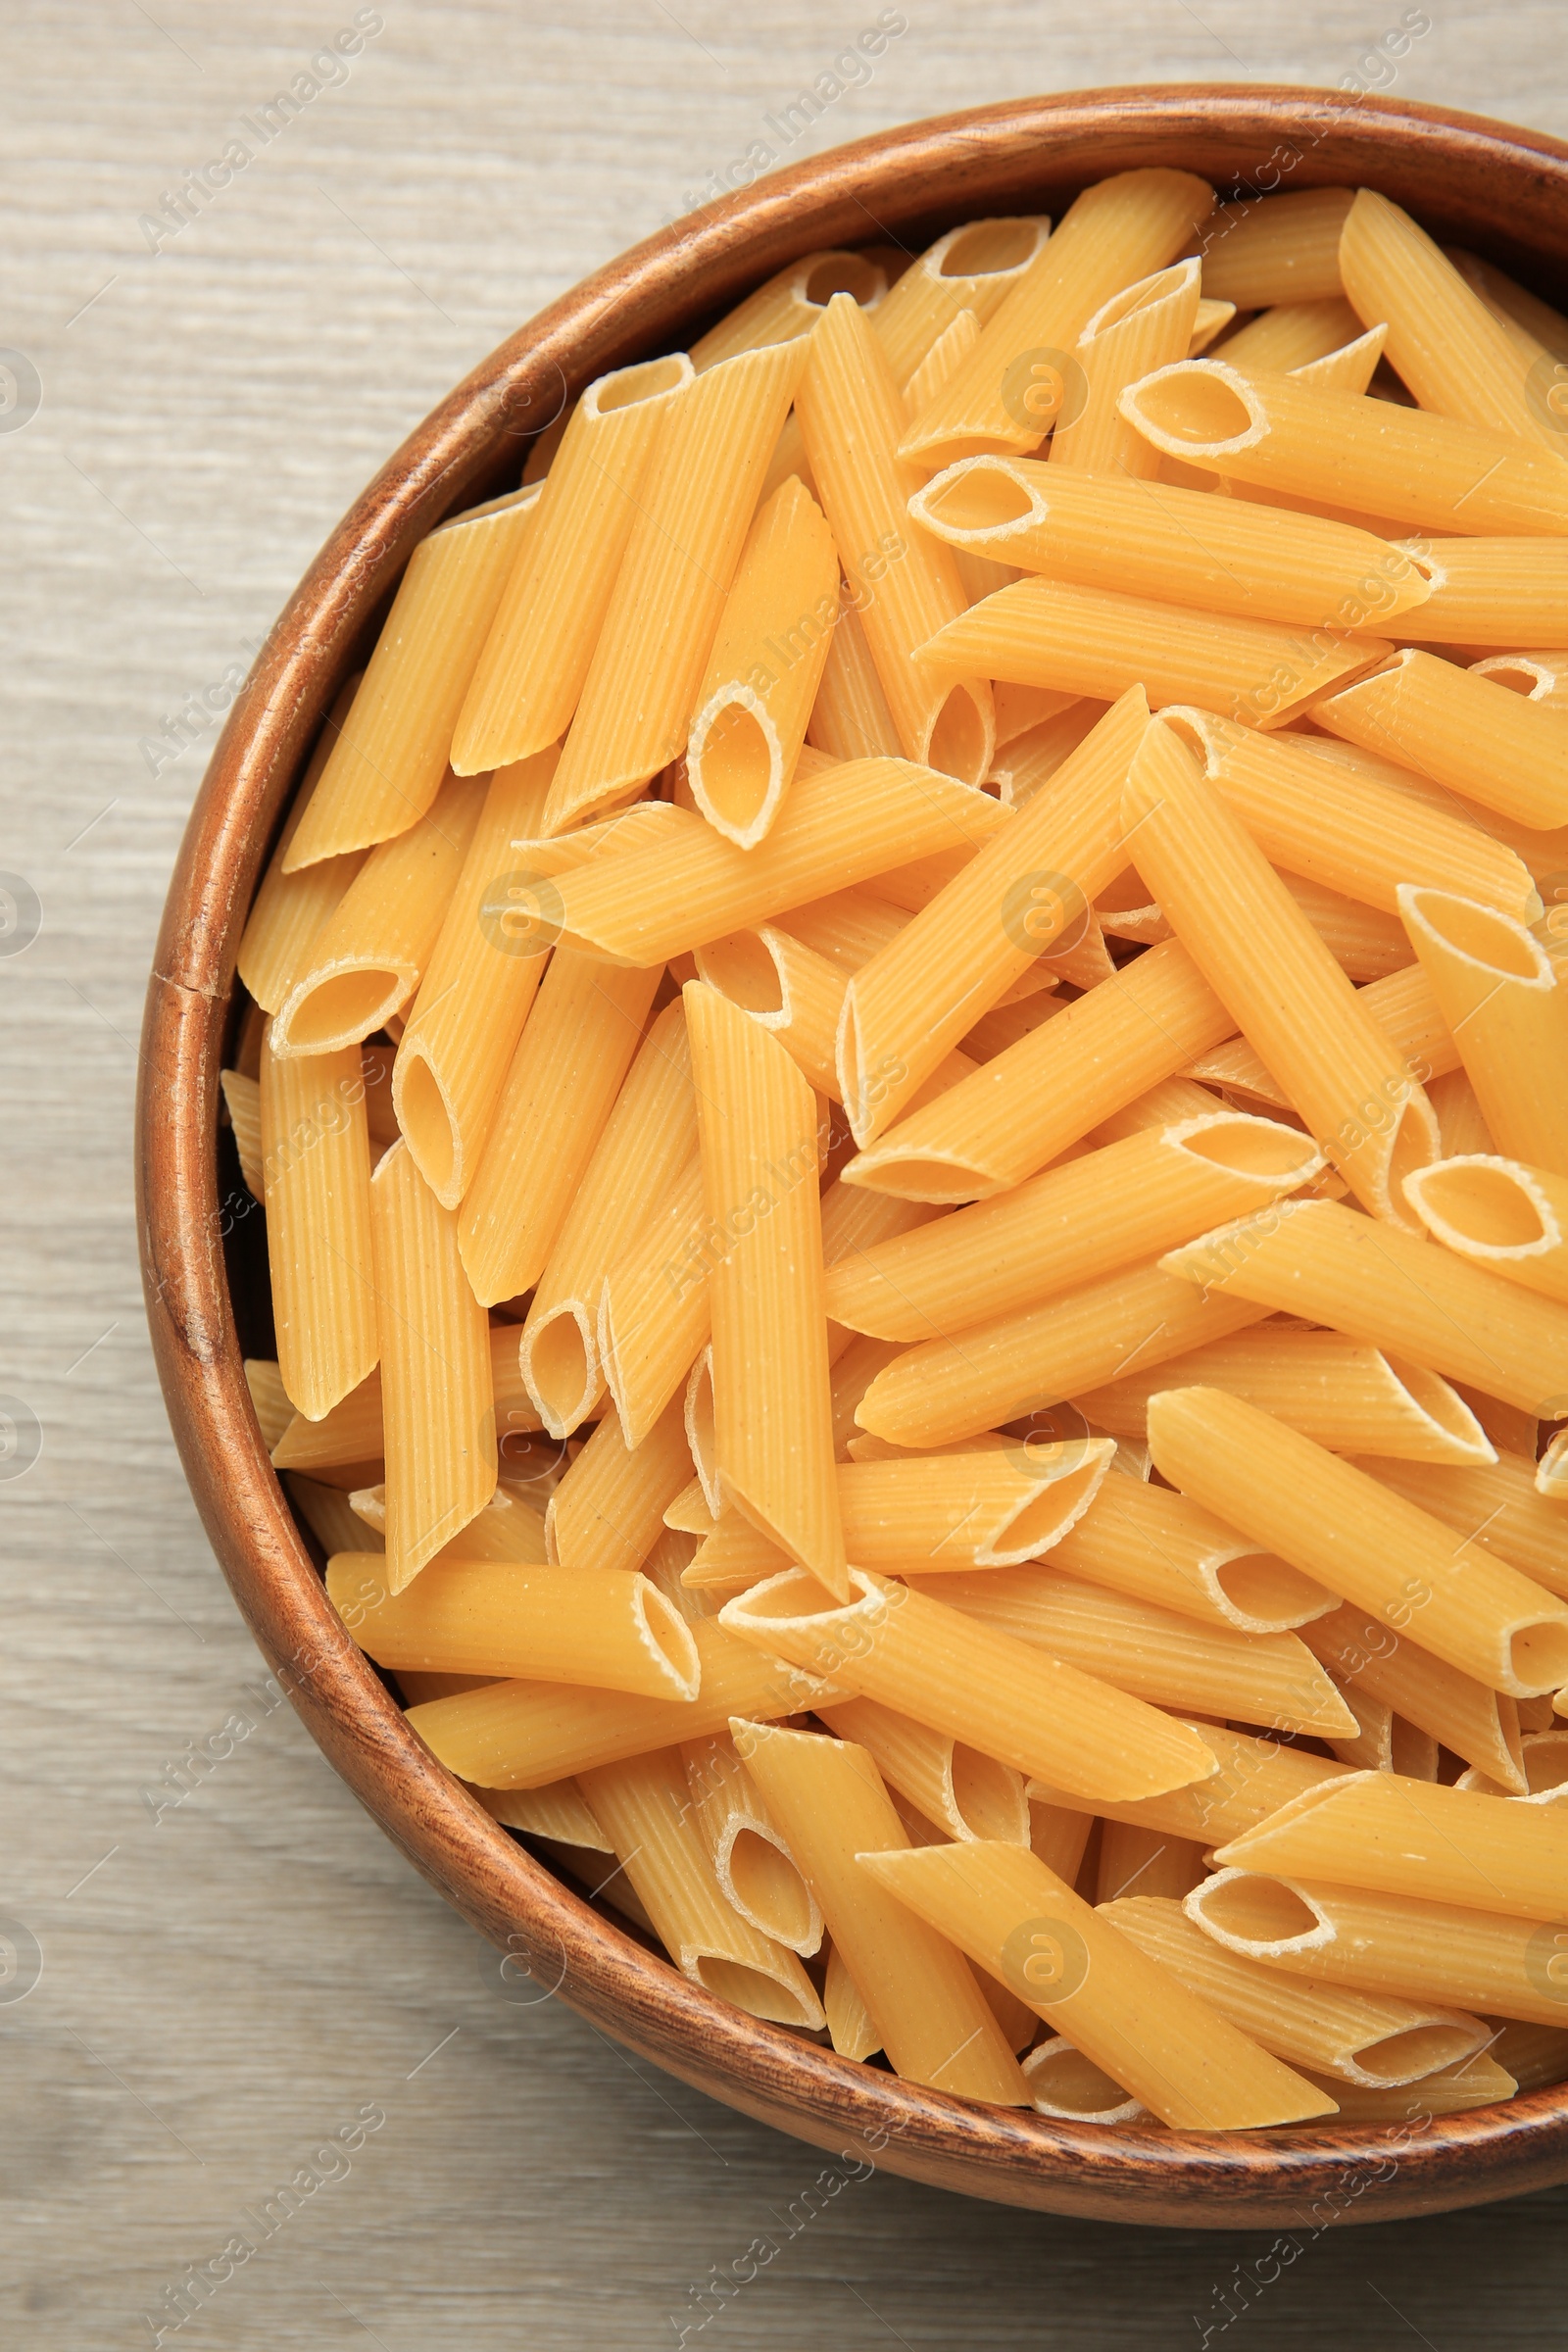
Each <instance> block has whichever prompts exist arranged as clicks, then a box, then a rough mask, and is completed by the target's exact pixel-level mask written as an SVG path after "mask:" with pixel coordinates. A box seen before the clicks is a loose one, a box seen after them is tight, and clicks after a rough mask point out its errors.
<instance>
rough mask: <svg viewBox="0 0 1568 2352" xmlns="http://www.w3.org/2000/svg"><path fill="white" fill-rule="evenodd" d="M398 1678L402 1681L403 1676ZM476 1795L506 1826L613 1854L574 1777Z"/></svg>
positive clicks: (492, 1816)
mask: <svg viewBox="0 0 1568 2352" xmlns="http://www.w3.org/2000/svg"><path fill="white" fill-rule="evenodd" d="M398 1679H399V1681H400V1683H401V1682H402V1681H403V1679H404V1678H403V1677H402V1676H400V1677H399V1678H398ZM430 1695H432V1696H434V1693H433V1692H432V1693H431V1694H430ZM474 1795H475V1796H476V1797H477V1798H478V1799H479V1802H480V1804H481V1805H483V1807H484V1809H485V1811H486V1812H487V1813H488V1814H489V1815H490V1817H491V1819H492V1820H494V1821H499V1822H500V1823H501V1824H502V1825H503V1827H504V1828H506V1829H509V1830H521V1831H523V1832H524V1834H525V1835H527V1836H530V1837H534V1838H557V1839H559V1840H560V1841H561V1843H562V1844H564V1845H575V1846H579V1847H581V1848H583V1849H584V1850H585V1851H586V1852H588V1853H596V1854H613V1852H614V1850H615V1849H614V1847H613V1845H612V1844H611V1842H610V1839H609V1838H607V1837H606V1836H605V1833H604V1831H603V1830H602V1829H601V1828H600V1826H599V1824H598V1822H597V1821H595V1819H594V1817H593V1815H592V1814H591V1813H590V1812H589V1810H588V1806H587V1802H586V1800H585V1799H584V1796H583V1793H582V1790H581V1789H579V1788H578V1786H577V1784H576V1782H575V1781H557V1782H556V1784H555V1785H554V1787H553V1788H550V1789H475V1790H474Z"/></svg>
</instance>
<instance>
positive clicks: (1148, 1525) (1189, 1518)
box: [1049, 1478, 1335, 1634]
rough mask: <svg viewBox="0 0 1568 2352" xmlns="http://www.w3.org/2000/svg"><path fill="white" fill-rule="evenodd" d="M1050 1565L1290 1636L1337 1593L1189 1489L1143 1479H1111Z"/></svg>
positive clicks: (1208, 1617) (1209, 1618)
mask: <svg viewBox="0 0 1568 2352" xmlns="http://www.w3.org/2000/svg"><path fill="white" fill-rule="evenodd" d="M1049 1565H1050V1566H1051V1567H1052V1568H1064V1569H1066V1570H1068V1571H1069V1573H1070V1574H1072V1575H1073V1576H1078V1577H1086V1578H1087V1579H1088V1581H1089V1582H1090V1584H1092V1585H1108V1586H1109V1587H1110V1588H1111V1590H1112V1591H1113V1592H1117V1593H1128V1594H1130V1595H1131V1596H1132V1598H1133V1599H1134V1600H1139V1601H1147V1602H1149V1603H1151V1604H1152V1606H1153V1607H1155V1608H1159V1609H1174V1610H1175V1611H1176V1613H1177V1614H1178V1616H1182V1617H1192V1618H1196V1619H1197V1621H1198V1622H1199V1624H1201V1625H1209V1626H1227V1627H1235V1628H1237V1629H1238V1630H1239V1631H1240V1632H1242V1633H1245V1634H1283V1633H1290V1632H1292V1631H1293V1630H1294V1629H1295V1628H1296V1627H1298V1626H1301V1625H1305V1624H1308V1623H1309V1622H1310V1621H1311V1620H1312V1619H1314V1618H1316V1617H1321V1616H1323V1615H1324V1614H1325V1612H1326V1611H1328V1610H1329V1609H1331V1608H1332V1607H1333V1606H1334V1598H1335V1596H1334V1594H1333V1593H1329V1592H1327V1591H1326V1590H1325V1589H1324V1587H1323V1586H1322V1585H1320V1584H1318V1583H1317V1582H1316V1580H1315V1579H1314V1578H1312V1577H1309V1576H1303V1575H1302V1574H1301V1572H1300V1570H1299V1569H1298V1568H1292V1567H1291V1566H1290V1565H1289V1564H1288V1563H1287V1562H1286V1561H1284V1560H1282V1559H1280V1558H1279V1557H1278V1556H1277V1555H1276V1554H1275V1553H1273V1552H1268V1551H1261V1550H1259V1548H1258V1547H1257V1545H1256V1544H1253V1543H1251V1542H1250V1540H1249V1538H1247V1537H1246V1536H1243V1535H1239V1534H1238V1533H1237V1531H1236V1529H1235V1528H1233V1527H1226V1526H1225V1525H1224V1524H1223V1522H1222V1521H1220V1520H1218V1519H1215V1518H1213V1517H1211V1516H1210V1514H1209V1513H1208V1512H1207V1511H1205V1510H1201V1509H1200V1507H1199V1505H1198V1504H1197V1503H1195V1502H1193V1501H1191V1500H1190V1499H1189V1498H1188V1496H1187V1495H1175V1494H1172V1493H1170V1492H1169V1490H1168V1489H1166V1488H1164V1487H1152V1486H1148V1485H1146V1484H1145V1483H1144V1482H1143V1480H1141V1479H1131V1478H1117V1479H1112V1480H1109V1481H1107V1483H1106V1484H1105V1485H1104V1486H1103V1487H1102V1488H1101V1490H1100V1492H1099V1493H1098V1494H1097V1495H1096V1496H1095V1498H1094V1500H1093V1502H1092V1503H1091V1504H1090V1506H1089V1508H1088V1510H1087V1511H1085V1513H1084V1514H1083V1516H1082V1518H1081V1519H1079V1521H1078V1522H1077V1524H1076V1525H1075V1526H1074V1527H1072V1528H1070V1529H1069V1530H1068V1532H1067V1534H1066V1535H1065V1536H1063V1537H1062V1538H1060V1539H1059V1541H1058V1542H1057V1543H1055V1544H1053V1545H1052V1548H1051V1555H1050V1561H1049Z"/></svg>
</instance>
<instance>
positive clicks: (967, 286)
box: [871, 213, 1051, 384]
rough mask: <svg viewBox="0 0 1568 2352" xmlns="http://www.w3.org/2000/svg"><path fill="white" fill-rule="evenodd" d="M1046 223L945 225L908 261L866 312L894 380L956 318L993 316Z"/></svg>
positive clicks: (1030, 217) (1020, 219) (1036, 249)
mask: <svg viewBox="0 0 1568 2352" xmlns="http://www.w3.org/2000/svg"><path fill="white" fill-rule="evenodd" d="M1050 234H1051V222H1050V221H1049V220H1047V219H1046V218H1045V216H1044V215H1043V214H1030V213H1025V214H1022V215H1020V216H1017V217H1013V218H1009V219H1006V220H1000V221H967V222H965V224H964V225H963V227H961V228H950V229H948V230H947V231H946V233H945V234H944V235H942V236H940V237H938V239H937V241H936V243H935V244H934V245H929V246H927V248H926V250H925V252H924V253H922V254H921V255H919V257H918V258H917V259H916V260H915V261H912V262H911V263H910V264H909V267H908V268H907V270H905V271H904V273H903V274H902V276H901V277H900V278H899V279H898V280H897V282H896V283H895V284H894V285H893V286H891V287H890V288H889V290H888V293H887V295H886V297H885V298H884V299H883V300H882V301H881V302H880V303H878V304H877V306H876V309H875V311H874V312H873V313H872V314H871V323H872V325H873V326H874V327H875V328H876V336H877V341H878V342H879V343H880V344H881V346H882V348H883V350H884V351H885V352H886V354H887V360H888V366H889V368H891V370H892V372H893V379H894V381H895V383H899V384H907V383H908V380H909V378H910V376H911V375H913V373H914V371H915V369H916V368H918V367H919V366H920V364H921V362H922V361H923V360H924V359H925V358H926V357H927V355H928V354H929V353H930V351H931V349H932V347H933V345H934V344H936V342H937V341H938V340H939V339H940V337H941V336H942V335H943V334H944V333H945V332H946V330H947V329H948V328H949V327H951V326H952V325H953V323H954V321H955V320H956V319H961V318H962V317H963V315H964V313H965V312H967V313H968V314H969V315H970V316H971V317H972V318H973V319H974V321H975V324H976V326H977V327H979V326H984V325H985V324H986V322H987V320H988V319H991V318H993V317H994V316H995V314H996V312H997V311H998V309H999V308H1000V307H1001V305H1002V303H1003V302H1004V301H1005V298H1006V296H1007V295H1008V294H1009V293H1010V292H1011V291H1012V288H1013V287H1014V286H1015V285H1016V284H1017V282H1018V280H1019V278H1020V277H1021V276H1022V275H1023V273H1024V271H1025V270H1027V269H1028V268H1029V266H1030V264H1031V263H1032V262H1033V261H1034V260H1035V259H1036V258H1037V256H1038V255H1039V254H1040V253H1041V251H1042V250H1043V248H1044V246H1045V243H1046V240H1047V238H1048V237H1049V236H1050Z"/></svg>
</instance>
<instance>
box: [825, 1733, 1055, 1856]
mask: <svg viewBox="0 0 1568 2352" xmlns="http://www.w3.org/2000/svg"><path fill="white" fill-rule="evenodd" d="M819 1712H820V1714H821V1718H822V1721H823V1722H824V1723H825V1724H826V1725H827V1727H828V1729H829V1730H830V1731H832V1732H833V1733H835V1734H836V1735H837V1737H838V1738H839V1739H840V1740H851V1741H853V1742H855V1743H856V1744H857V1745H858V1746H859V1747H863V1748H864V1749H865V1751H866V1753H867V1754H868V1755H869V1756H870V1758H871V1760H872V1762H873V1763H874V1764H875V1766H876V1768H877V1770H878V1772H880V1773H881V1775H882V1777H883V1779H884V1780H886V1781H890V1782H891V1783H892V1785H893V1787H894V1788H895V1789H897V1790H898V1791H899V1793H900V1795H902V1796H904V1797H907V1800H908V1802H909V1803H910V1804H911V1805H913V1807H914V1809H915V1811H916V1812H917V1813H919V1814H921V1815H923V1816H924V1818H925V1819H926V1820H927V1821H929V1822H932V1823H934V1824H935V1825H936V1827H937V1828H938V1829H940V1830H943V1831H945V1832H946V1834H947V1836H948V1837H950V1838H971V1839H972V1838H1000V1839H1001V1840H1002V1841H1003V1843H1004V1844H1007V1845H1027V1844H1028V1843H1029V1838H1030V1826H1029V1805H1028V1800H1027V1799H1026V1798H1025V1796H1024V1792H1023V1777H1022V1775H1021V1774H1020V1773H1016V1772H1014V1771H1013V1769H1012V1767H1011V1766H1010V1765H1008V1764H999V1763H998V1762H997V1760H996V1758H995V1756H987V1755H982V1754H981V1752H980V1750H979V1749H978V1748H973V1747H965V1746H964V1745H963V1743H962V1742H961V1740H950V1739H947V1738H945V1737H944V1736H943V1734H942V1733H940V1732H934V1731H932V1730H931V1729H930V1727H929V1726H928V1725H926V1724H923V1723H914V1722H911V1721H910V1719H909V1717H908V1716H907V1715H896V1714H895V1713H894V1711H893V1709H892V1708H891V1707H883V1706H879V1705H878V1704H877V1702H876V1700H875V1699H874V1698H841V1699H839V1700H837V1701H836V1702H835V1703H834V1704H833V1705H832V1706H823V1707H822V1708H821V1709H820V1710H819Z"/></svg>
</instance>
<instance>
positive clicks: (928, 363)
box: [894, 311, 997, 595]
mask: <svg viewBox="0 0 1568 2352" xmlns="http://www.w3.org/2000/svg"><path fill="white" fill-rule="evenodd" d="M979 340H980V321H979V319H977V318H976V317H975V315H974V313H973V311H960V312H959V313H958V315H957V317H956V319H953V320H952V321H951V323H950V324H949V325H947V326H945V327H944V328H943V330H942V332H941V334H940V335H938V337H937V339H936V341H935V342H934V343H933V344H932V346H931V348H930V350H929V351H928V352H927V353H926V355H925V358H924V359H923V360H922V361H921V362H920V365H919V367H918V368H916V369H915V370H914V373H913V374H912V375H911V376H910V377H909V379H908V381H907V383H906V384H905V387H904V407H905V413H906V415H907V416H909V417H918V416H919V414H920V411H921V410H922V409H923V408H926V407H928V406H929V405H930V403H931V402H932V401H933V400H935V398H936V396H937V394H938V393H939V392H940V391H941V390H942V387H943V385H944V384H946V383H947V382H948V380H949V378H950V377H952V376H955V375H956V373H957V371H958V369H959V368H961V367H962V366H963V363H964V361H965V360H966V359H967V358H968V357H969V354H970V353H971V352H972V351H973V349H974V347H975V345H976V344H977V343H978V342H979ZM894 380H895V382H896V381H897V380H898V379H897V377H896V376H895V378H894ZM958 580H959V583H960V585H961V586H962V587H963V589H964V590H965V592H968V591H969V590H970V587H971V579H970V576H969V574H968V572H967V570H966V567H965V565H964V564H962V563H961V562H960V563H959V564H958ZM996 584H997V583H996V582H995V581H994V580H993V581H991V582H990V583H989V585H990V586H992V587H995V586H996ZM984 593H985V591H984V590H983V589H982V590H981V594H982V595H983V594H984Z"/></svg>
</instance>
